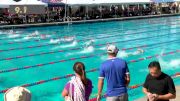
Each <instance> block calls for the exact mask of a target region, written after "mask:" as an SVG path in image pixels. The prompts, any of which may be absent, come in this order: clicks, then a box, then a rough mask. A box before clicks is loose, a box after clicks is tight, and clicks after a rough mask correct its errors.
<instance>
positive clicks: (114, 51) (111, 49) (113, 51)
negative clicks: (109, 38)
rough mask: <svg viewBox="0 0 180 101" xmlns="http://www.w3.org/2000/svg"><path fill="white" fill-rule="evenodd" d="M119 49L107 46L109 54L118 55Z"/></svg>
mask: <svg viewBox="0 0 180 101" xmlns="http://www.w3.org/2000/svg"><path fill="white" fill-rule="evenodd" d="M118 51H119V49H118V48H117V47H116V46H115V45H108V46H107V53H118Z"/></svg>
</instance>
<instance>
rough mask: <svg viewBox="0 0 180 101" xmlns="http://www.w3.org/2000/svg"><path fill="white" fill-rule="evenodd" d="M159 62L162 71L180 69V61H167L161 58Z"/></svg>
mask: <svg viewBox="0 0 180 101" xmlns="http://www.w3.org/2000/svg"><path fill="white" fill-rule="evenodd" d="M159 62H160V64H161V68H162V69H166V70H170V69H171V70H172V69H178V68H180V59H173V60H170V61H165V60H163V59H162V58H159Z"/></svg>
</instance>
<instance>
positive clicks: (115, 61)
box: [97, 45, 130, 101]
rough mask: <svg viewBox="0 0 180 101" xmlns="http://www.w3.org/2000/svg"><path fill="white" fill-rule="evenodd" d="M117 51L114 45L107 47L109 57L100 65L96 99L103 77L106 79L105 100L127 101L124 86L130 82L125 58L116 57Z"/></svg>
mask: <svg viewBox="0 0 180 101" xmlns="http://www.w3.org/2000/svg"><path fill="white" fill-rule="evenodd" d="M118 51H119V49H118V48H117V47H116V46H114V45H109V46H108V47H107V53H108V57H109V59H108V60H106V61H105V62H103V63H102V64H101V67H100V75H99V82H98V96H97V101H99V100H100V97H101V93H102V88H103V85H104V79H106V80H107V91H106V94H107V99H106V100H107V101H128V94H127V88H126V87H127V86H128V84H129V82H130V75H129V69H128V66H127V63H126V61H125V60H122V59H120V58H117V57H116V56H117V54H118Z"/></svg>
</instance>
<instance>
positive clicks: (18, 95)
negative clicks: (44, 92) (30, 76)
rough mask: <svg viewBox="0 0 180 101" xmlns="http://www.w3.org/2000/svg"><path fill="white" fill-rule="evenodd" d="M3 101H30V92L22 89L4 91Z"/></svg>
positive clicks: (14, 88)
mask: <svg viewBox="0 0 180 101" xmlns="http://www.w3.org/2000/svg"><path fill="white" fill-rule="evenodd" d="M4 101H31V92H30V91H29V90H28V89H26V88H24V87H13V88H11V89H9V90H8V91H6V93H5V95H4Z"/></svg>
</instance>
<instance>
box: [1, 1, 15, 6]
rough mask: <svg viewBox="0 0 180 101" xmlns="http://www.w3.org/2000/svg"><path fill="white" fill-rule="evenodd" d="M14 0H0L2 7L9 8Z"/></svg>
mask: <svg viewBox="0 0 180 101" xmlns="http://www.w3.org/2000/svg"><path fill="white" fill-rule="evenodd" d="M15 3H16V2H15V1H13V0H0V8H9V5H12V4H15Z"/></svg>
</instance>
